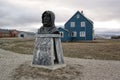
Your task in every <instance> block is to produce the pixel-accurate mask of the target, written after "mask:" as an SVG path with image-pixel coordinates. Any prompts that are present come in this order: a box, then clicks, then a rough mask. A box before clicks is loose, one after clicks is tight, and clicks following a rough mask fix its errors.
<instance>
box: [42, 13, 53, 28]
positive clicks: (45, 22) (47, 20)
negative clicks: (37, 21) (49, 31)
mask: <svg viewBox="0 0 120 80" xmlns="http://www.w3.org/2000/svg"><path fill="white" fill-rule="evenodd" d="M50 21H51V17H50V15H49V14H47V13H46V14H44V17H43V25H44V26H46V27H48V26H49V25H50V23H51V22H50Z"/></svg>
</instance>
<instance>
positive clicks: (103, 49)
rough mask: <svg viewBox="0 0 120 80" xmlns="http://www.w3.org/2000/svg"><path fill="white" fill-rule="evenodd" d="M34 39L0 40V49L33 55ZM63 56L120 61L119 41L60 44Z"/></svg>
mask: <svg viewBox="0 0 120 80" xmlns="http://www.w3.org/2000/svg"><path fill="white" fill-rule="evenodd" d="M34 41H35V40H34V39H18V38H16V39H11V38H10V39H0V48H2V49H5V50H10V51H13V52H17V53H21V54H33V50H34ZM62 47H63V52H64V56H66V57H72V58H84V59H101V60H120V40H95V41H92V42H83V41H82V42H66V43H62Z"/></svg>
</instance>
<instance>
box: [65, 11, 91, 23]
mask: <svg viewBox="0 0 120 80" xmlns="http://www.w3.org/2000/svg"><path fill="white" fill-rule="evenodd" d="M76 14H80V15H82V16H83V17H84V18H85V19H86V20H87V21H89V22H90V23H91V24H93V21H92V20H90V19H89V18H87V17H86V16H85V15H84V14H83V13H80V12H79V11H77V12H76V13H75V14H74V15H73V16H72V17H71V18H70V19H69V20H71V19H72V18H73V17H74V16H75V15H76ZM69 20H68V21H67V22H69ZM67 22H66V23H67ZM66 23H65V24H66Z"/></svg>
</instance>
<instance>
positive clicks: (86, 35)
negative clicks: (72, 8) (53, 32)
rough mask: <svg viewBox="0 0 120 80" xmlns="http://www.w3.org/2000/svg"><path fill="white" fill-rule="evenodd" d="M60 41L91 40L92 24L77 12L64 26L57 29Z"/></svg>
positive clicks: (81, 13)
mask: <svg viewBox="0 0 120 80" xmlns="http://www.w3.org/2000/svg"><path fill="white" fill-rule="evenodd" d="M58 30H59V31H60V33H61V36H62V38H61V40H62V41H83V40H93V22H92V21H91V20H90V19H88V18H87V17H85V16H84V14H83V12H79V11H77V12H76V13H75V14H74V15H73V16H72V17H71V18H70V19H69V20H68V21H67V22H66V23H65V25H64V28H61V27H60V28H58Z"/></svg>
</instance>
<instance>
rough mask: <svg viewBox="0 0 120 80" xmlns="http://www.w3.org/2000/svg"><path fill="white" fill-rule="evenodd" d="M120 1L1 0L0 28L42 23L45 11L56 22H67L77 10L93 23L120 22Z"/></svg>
mask: <svg viewBox="0 0 120 80" xmlns="http://www.w3.org/2000/svg"><path fill="white" fill-rule="evenodd" d="M119 7H120V0H87V1H86V0H84V1H83V0H24V1H19V0H1V1H0V27H3V26H4V27H5V26H7V27H8V26H16V27H17V26H20V25H21V26H22V25H23V26H24V25H29V24H34V23H41V15H42V13H43V12H44V11H45V10H52V11H53V12H55V14H56V22H57V23H63V22H66V21H67V20H68V19H69V18H70V17H71V16H72V15H73V14H74V13H75V12H76V11H77V10H80V11H81V10H83V11H84V14H85V15H86V16H87V17H90V19H92V20H93V21H111V20H116V21H119V22H120V14H119V12H120V9H119Z"/></svg>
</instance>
